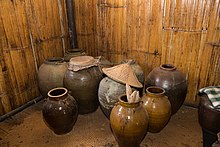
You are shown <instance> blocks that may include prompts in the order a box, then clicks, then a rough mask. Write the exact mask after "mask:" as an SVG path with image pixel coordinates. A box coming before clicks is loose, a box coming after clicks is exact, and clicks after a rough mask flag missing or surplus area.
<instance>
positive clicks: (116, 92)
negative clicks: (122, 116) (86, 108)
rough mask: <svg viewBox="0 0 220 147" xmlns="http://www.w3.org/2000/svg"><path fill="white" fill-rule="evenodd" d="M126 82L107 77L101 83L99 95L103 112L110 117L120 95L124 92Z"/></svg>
mask: <svg viewBox="0 0 220 147" xmlns="http://www.w3.org/2000/svg"><path fill="white" fill-rule="evenodd" d="M125 92H126V91H125V84H122V83H119V82H116V81H114V80H113V79H111V78H109V77H105V78H103V79H102V80H101V82H100V84H99V90H98V96H99V103H100V108H101V110H102V112H103V113H104V114H105V116H106V117H107V118H108V119H109V118H110V113H111V110H112V108H113V107H114V105H115V103H117V102H118V97H119V96H120V95H122V94H124V93H125Z"/></svg>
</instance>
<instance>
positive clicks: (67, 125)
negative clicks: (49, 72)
mask: <svg viewBox="0 0 220 147" xmlns="http://www.w3.org/2000/svg"><path fill="white" fill-rule="evenodd" d="M42 112H43V118H44V121H45V123H46V124H47V126H48V127H49V128H50V129H51V130H52V131H53V132H54V133H55V134H57V135H61V134H66V133H68V132H70V131H71V130H72V128H73V126H74V124H75V122H76V120H77V117H78V107H77V103H76V101H75V99H74V98H73V97H72V96H70V95H69V94H68V90H67V89H66V88H63V87H58V88H54V89H52V90H50V91H49V92H48V98H47V99H46V101H45V102H44V104H43V111H42Z"/></svg>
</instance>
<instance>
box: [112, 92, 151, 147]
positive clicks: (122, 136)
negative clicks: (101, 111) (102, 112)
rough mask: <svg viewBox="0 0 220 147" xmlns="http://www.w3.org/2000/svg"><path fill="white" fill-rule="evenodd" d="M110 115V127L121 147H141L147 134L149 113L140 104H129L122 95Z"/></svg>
mask: <svg viewBox="0 0 220 147" xmlns="http://www.w3.org/2000/svg"><path fill="white" fill-rule="evenodd" d="M118 99H119V102H118V103H116V105H115V106H114V108H113V109H112V111H111V114H110V126H111V129H112V132H113V135H114V137H115V139H116V141H117V142H118V145H119V146H120V147H139V145H140V143H141V141H142V140H143V139H144V137H145V135H146V134H147V129H148V113H147V111H146V110H145V109H144V108H143V106H142V105H141V104H140V102H137V103H128V101H127V96H126V95H121V96H120V97H119V98H118Z"/></svg>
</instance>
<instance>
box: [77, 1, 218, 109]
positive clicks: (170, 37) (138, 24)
mask: <svg viewBox="0 0 220 147" xmlns="http://www.w3.org/2000/svg"><path fill="white" fill-rule="evenodd" d="M82 3H83V4H82ZM82 3H81V1H78V2H77V4H76V7H77V11H78V15H80V17H78V19H77V24H78V27H77V31H78V33H79V32H81V33H82V32H83V33H84V34H86V33H88V32H89V33H90V34H91V31H93V32H95V33H94V34H93V35H92V37H93V38H95V40H94V41H95V45H94V44H88V40H89V39H90V37H88V36H87V37H86V36H85V37H84V38H83V39H84V40H82V39H81V40H78V41H79V44H80V46H81V47H82V48H84V49H85V50H86V51H88V52H89V54H90V55H94V56H95V55H97V53H98V55H102V56H104V57H105V58H107V59H109V60H110V61H111V62H114V63H118V62H121V60H123V59H127V58H132V59H136V60H137V62H138V63H139V64H140V65H141V66H142V68H143V69H144V71H145V75H146V76H147V75H148V74H149V72H150V71H151V70H152V69H153V68H154V67H157V66H159V65H160V64H163V63H170V64H174V65H175V66H177V68H178V69H179V70H181V71H182V72H183V73H184V74H185V75H186V78H187V80H188V85H189V89H188V95H187V99H186V101H185V103H186V104H189V105H193V106H197V105H198V102H199V99H198V97H197V92H198V89H200V88H202V87H205V86H210V85H218V84H220V67H219V66H220V49H219V43H220V42H219V40H220V33H219V28H220V27H219V17H220V16H219V14H220V11H219V5H220V4H219V3H220V2H219V0H204V1H200V0H178V1H173V0H136V1H133V0H122V1H119V0H89V1H83V2H82ZM91 3H93V6H94V7H93V8H92V7H90V8H91V9H86V7H85V5H87V6H88V5H89V4H91ZM85 11H86V12H88V13H89V14H88V13H86V14H85ZM94 13H96V15H94ZM78 15H77V16H78ZM88 15H90V17H89V16H88ZM88 17H89V18H92V20H90V21H88V20H87V18H88ZM85 21H86V23H85ZM82 23H83V25H82ZM85 24H87V25H85ZM91 26H92V28H90V27H91ZM95 26H96V27H95ZM83 28H87V30H86V29H84V30H83ZM88 30H89V31H88ZM79 34H80V33H79ZM94 41H93V43H94ZM85 43H87V45H89V46H87V45H85ZM91 43H92V42H91ZM91 46H92V48H93V50H91V49H90V47H91Z"/></svg>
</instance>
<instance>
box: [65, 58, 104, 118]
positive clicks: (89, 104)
mask: <svg viewBox="0 0 220 147" xmlns="http://www.w3.org/2000/svg"><path fill="white" fill-rule="evenodd" d="M97 63H98V62H97V61H96V60H95V59H94V58H93V57H91V56H78V57H74V58H71V60H70V62H69V67H68V71H67V72H66V74H65V76H64V87H66V88H67V89H68V90H70V91H71V95H72V96H73V97H74V98H75V99H76V101H77V103H78V107H79V114H87V113H91V112H94V111H95V110H96V109H97V108H98V104H99V102H98V87H99V82H100V81H101V79H102V74H101V71H100V70H99V67H98V65H97Z"/></svg>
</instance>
